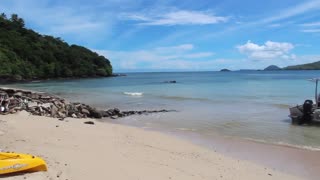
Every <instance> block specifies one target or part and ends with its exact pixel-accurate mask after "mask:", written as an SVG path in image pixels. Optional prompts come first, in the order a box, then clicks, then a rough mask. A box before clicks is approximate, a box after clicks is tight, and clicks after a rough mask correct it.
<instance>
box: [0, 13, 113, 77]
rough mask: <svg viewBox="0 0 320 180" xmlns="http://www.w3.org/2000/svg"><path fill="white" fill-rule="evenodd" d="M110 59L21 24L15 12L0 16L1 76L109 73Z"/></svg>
mask: <svg viewBox="0 0 320 180" xmlns="http://www.w3.org/2000/svg"><path fill="white" fill-rule="evenodd" d="M110 75H112V66H111V64H110V61H109V60H108V59H107V58H105V57H103V56H99V55H98V54H97V53H95V52H92V51H91V50H89V49H87V48H85V47H82V46H78V45H71V46H70V45H69V44H68V43H66V42H64V41H63V40H62V39H61V38H55V37H52V36H47V35H41V34H38V33H36V32H34V31H33V30H31V29H26V28H25V27H24V20H23V19H22V18H20V17H19V16H18V15H17V14H12V15H11V17H10V19H7V18H6V15H5V14H4V13H2V14H1V17H0V79H1V77H4V76H6V77H11V79H46V78H59V77H90V76H110Z"/></svg>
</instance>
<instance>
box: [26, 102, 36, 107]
mask: <svg viewBox="0 0 320 180" xmlns="http://www.w3.org/2000/svg"><path fill="white" fill-rule="evenodd" d="M27 105H28V107H34V106H38V103H36V102H28V104H27Z"/></svg>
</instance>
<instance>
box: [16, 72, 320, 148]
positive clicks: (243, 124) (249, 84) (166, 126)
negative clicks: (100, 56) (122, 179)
mask: <svg viewBox="0 0 320 180" xmlns="http://www.w3.org/2000/svg"><path fill="white" fill-rule="evenodd" d="M319 76H320V71H274V72H272V71H270V72H265V71H238V72H177V73H128V74H127V76H124V77H113V78H99V79H82V80H63V81H46V82H34V83H28V84H14V85H10V86H15V87H21V88H27V89H33V90H37V91H45V92H50V93H54V94H58V95H60V96H62V97H65V98H68V99H70V100H72V101H79V102H85V103H87V104H90V105H95V106H98V107H100V108H113V107H118V108H120V109H121V110H142V109H150V110H153V109H172V110H177V112H170V113H159V114H150V115H143V116H130V117H125V118H122V119H117V120H114V121H116V122H118V123H124V124H129V125H134V126H139V127H144V128H157V129H163V130H169V131H176V132H179V131H181V132H183V133H187V132H192V133H195V134H199V135H200V136H204V137H210V136H216V135H220V136H226V137H237V138H243V139H250V140H254V141H262V142H266V143H274V144H284V145H292V146H297V147H301V148H309V149H315V150H316V149H320V133H319V132H320V127H309V126H303V127H301V126H293V125H291V123H290V119H289V118H288V113H289V111H288V107H289V106H292V105H296V104H302V103H303V102H304V100H305V99H312V100H313V99H314V88H315V84H314V83H312V82H310V81H307V79H310V78H313V77H319ZM173 80H174V81H177V83H174V84H170V83H165V82H166V81H173Z"/></svg>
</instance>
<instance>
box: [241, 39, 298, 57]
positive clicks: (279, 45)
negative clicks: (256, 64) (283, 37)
mask: <svg viewBox="0 0 320 180" xmlns="http://www.w3.org/2000/svg"><path fill="white" fill-rule="evenodd" d="M293 48H294V45H293V44H291V43H287V42H273V41H267V42H265V44H264V45H258V44H255V43H252V42H251V41H248V42H247V43H246V44H243V45H240V46H237V49H238V50H239V52H240V53H242V54H245V55H247V56H248V58H249V59H254V60H270V59H294V58H295V56H294V55H293V54H290V53H289V52H290V50H292V49H293Z"/></svg>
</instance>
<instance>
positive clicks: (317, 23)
mask: <svg viewBox="0 0 320 180" xmlns="http://www.w3.org/2000/svg"><path fill="white" fill-rule="evenodd" d="M300 25H301V26H305V27H313V26H320V21H319V22H310V23H304V24H300Z"/></svg>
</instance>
